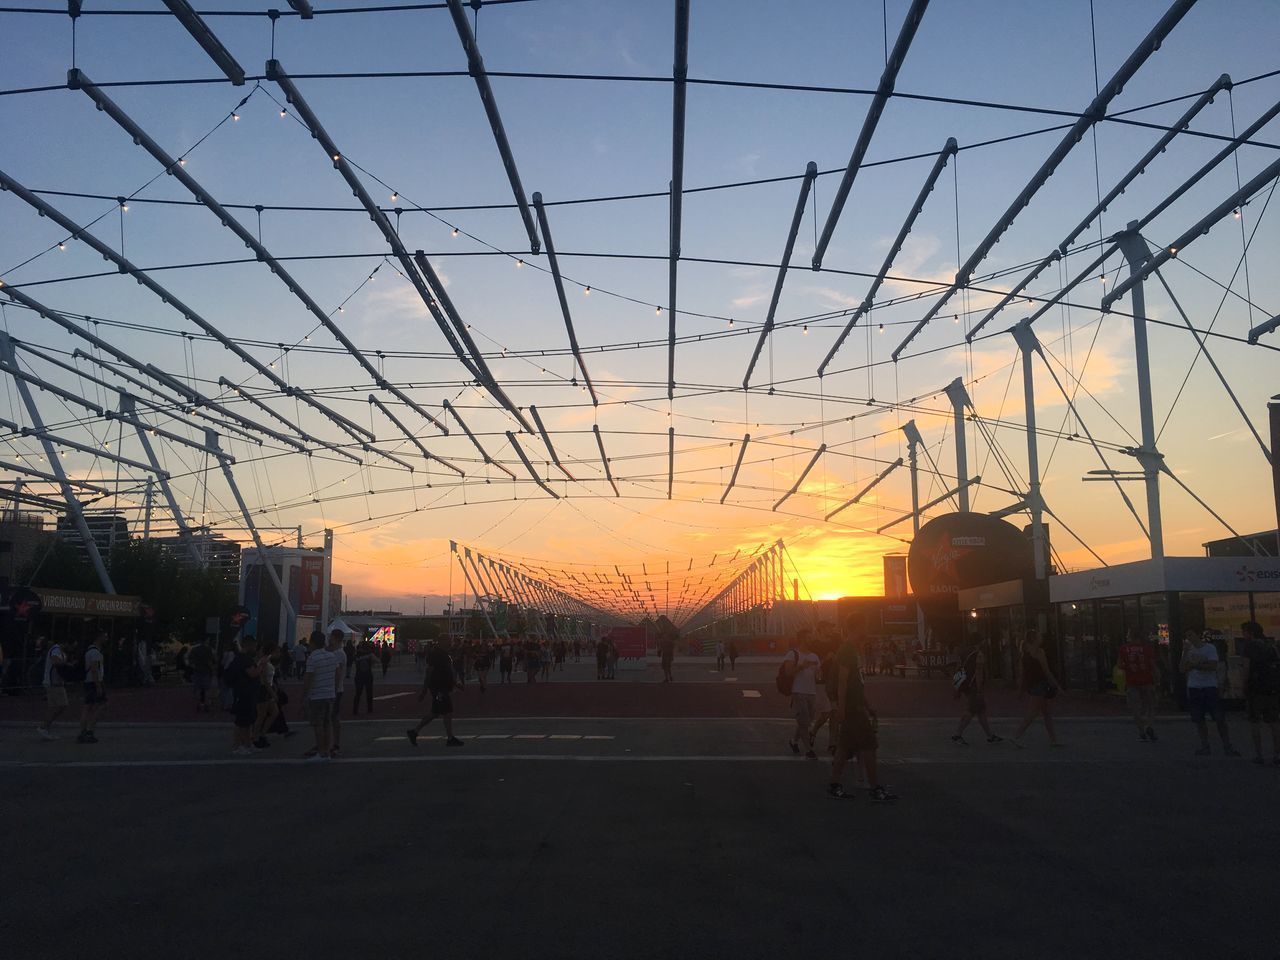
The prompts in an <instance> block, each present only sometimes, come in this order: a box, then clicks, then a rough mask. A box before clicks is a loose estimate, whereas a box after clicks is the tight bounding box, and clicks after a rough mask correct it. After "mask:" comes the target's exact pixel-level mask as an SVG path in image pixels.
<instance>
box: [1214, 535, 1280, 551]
mask: <svg viewBox="0 0 1280 960" xmlns="http://www.w3.org/2000/svg"><path fill="white" fill-rule="evenodd" d="M1202 546H1203V547H1204V555H1205V556H1206V557H1256V556H1263V557H1280V530H1268V531H1266V532H1264V533H1246V534H1245V535H1244V536H1242V537H1227V538H1226V539H1225V540H1210V541H1209V542H1208V543H1206V544H1202Z"/></svg>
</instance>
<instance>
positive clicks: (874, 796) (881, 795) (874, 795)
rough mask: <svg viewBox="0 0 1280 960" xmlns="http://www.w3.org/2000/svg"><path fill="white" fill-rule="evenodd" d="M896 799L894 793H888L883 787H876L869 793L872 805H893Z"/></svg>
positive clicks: (896, 796)
mask: <svg viewBox="0 0 1280 960" xmlns="http://www.w3.org/2000/svg"><path fill="white" fill-rule="evenodd" d="M897 799H898V795H897V794H896V793H890V792H889V791H888V790H886V789H885V788H884V787H876V788H875V789H874V790H872V791H871V802H872V803H893V802H894V801H895V800H897Z"/></svg>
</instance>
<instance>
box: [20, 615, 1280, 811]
mask: <svg viewBox="0 0 1280 960" xmlns="http://www.w3.org/2000/svg"><path fill="white" fill-rule="evenodd" d="M1240 629H1241V633H1242V635H1243V637H1244V642H1243V647H1242V650H1241V652H1242V653H1243V655H1244V657H1245V658H1246V659H1247V661H1248V674H1247V682H1246V687H1245V707H1246V712H1247V719H1248V722H1249V724H1250V732H1251V735H1252V745H1253V748H1254V757H1253V762H1254V763H1255V764H1265V763H1267V762H1268V759H1267V757H1266V756H1265V754H1264V750H1263V747H1264V739H1265V738H1264V734H1265V732H1266V730H1267V728H1269V729H1270V733H1271V757H1270V763H1272V764H1273V765H1275V766H1277V767H1280V648H1278V647H1277V645H1276V642H1275V640H1274V639H1269V638H1267V637H1266V636H1265V634H1264V631H1263V628H1262V627H1261V626H1260V625H1259V624H1258V623H1256V622H1253V621H1250V622H1247V623H1244V624H1242V625H1241V627H1240ZM110 647H111V644H110V640H109V638H108V637H107V635H106V634H105V633H102V632H99V633H98V634H97V635H95V636H94V638H93V639H92V640H91V641H89V642H88V643H87V644H85V645H84V646H83V649H78V648H77V647H76V646H75V645H73V644H71V643H67V642H54V643H52V644H48V645H46V646H45V647H44V655H43V658H42V665H43V673H42V678H41V679H42V683H43V688H44V692H45V701H46V709H45V716H44V719H43V720H42V721H41V722H40V723H39V724H38V725H37V727H36V732H37V733H38V734H39V736H41V737H42V738H45V739H56V733H55V724H56V723H57V721H58V720H59V719H60V718H61V717H62V716H63V714H64V713H66V712H67V711H68V709H70V704H71V700H70V698H69V697H68V688H69V687H73V686H75V685H76V684H79V685H81V687H82V695H81V705H80V730H79V733H78V735H77V738H76V740H77V742H78V743H88V744H92V743H97V742H98V738H97V732H96V731H97V723H98V718H99V715H100V713H101V712H102V710H103V708H104V706H105V705H106V703H107V683H106V680H107V672H108V671H107V658H106V657H105V656H104V650H106V649H110ZM657 653H658V660H659V663H660V665H661V668H662V674H663V682H664V683H670V682H672V681H673V680H674V658H675V644H674V642H673V641H672V640H671V639H670V638H663V639H661V640H659V642H658V646H657ZM592 656H594V657H595V661H596V679H597V680H613V679H615V677H616V670H617V664H618V660H619V650H618V647H617V645H616V643H615V642H614V641H613V639H612V638H610V637H603V638H600V639H598V640H596V641H594V642H592V641H584V640H580V639H579V640H568V639H564V638H557V639H552V640H547V639H542V638H535V637H532V636H527V635H525V634H524V633H523V632H522V631H517V633H516V634H515V635H514V636H512V637H510V638H505V639H502V640H498V641H491V640H465V641H462V642H458V643H454V642H452V641H451V640H449V639H447V638H446V639H441V640H440V641H438V642H436V643H435V644H433V645H431V646H429V647H428V646H426V645H423V646H421V647H419V648H418V649H417V650H415V652H414V661H415V664H416V666H417V670H418V671H419V673H421V674H422V675H423V680H422V685H421V689H420V691H419V700H420V701H426V700H428V699H429V700H430V704H429V708H428V711H427V712H426V713H425V714H424V716H423V717H422V719H421V721H420V722H419V723H418V725H417V726H416V727H413V728H411V729H410V730H409V731H407V733H408V738H409V740H410V741H411V742H412V743H414V744H415V745H416V743H417V738H418V734H419V732H420V731H421V730H422V728H423V727H425V726H426V725H427V724H429V723H431V722H432V720H433V719H435V718H436V717H439V718H441V719H442V721H443V723H444V727H445V732H446V743H447V744H448V745H450V746H460V745H461V741H460V740H458V739H457V738H456V737H455V736H454V732H453V718H452V714H453V702H452V693H453V692H454V690H455V689H463V690H465V689H466V685H467V683H468V681H469V680H474V682H475V683H476V684H477V685H478V687H479V690H480V692H481V693H483V692H484V691H485V690H486V689H487V687H488V683H489V675H490V673H491V671H492V670H493V668H494V666H495V665H496V666H497V668H498V672H499V680H498V682H499V683H502V684H509V683H512V682H514V680H513V677H514V676H515V675H516V674H517V673H522V674H523V675H524V677H525V682H526V683H530V684H532V683H539V682H546V681H548V680H550V679H551V678H552V677H553V675H554V674H555V673H557V672H559V671H563V670H564V669H565V664H566V662H567V661H568V660H569V659H570V658H572V660H573V662H575V663H577V662H580V661H582V660H583V659H584V658H588V659H589V658H590V657H592ZM882 656H883V650H882V649H881V648H880V647H879V646H878V645H877V643H876V642H875V641H874V639H868V638H865V637H862V636H861V635H860V634H859V633H858V632H857V631H855V630H852V629H850V630H849V631H847V632H846V633H845V634H844V635H842V634H841V632H840V631H839V630H838V628H837V627H835V625H834V624H831V623H821V624H818V626H817V628H816V629H809V628H804V629H801V630H799V631H798V632H797V634H796V636H795V638H794V642H793V643H791V644H790V646H789V649H788V652H787V653H786V654H785V655H784V657H783V658H782V661H781V663H780V665H779V667H778V675H777V681H776V682H777V686H778V689H779V691H781V692H783V693H784V694H785V695H786V696H787V697H788V698H789V703H790V707H791V712H792V715H793V717H794V720H795V728H794V730H793V733H792V736H791V738H790V740H789V743H788V745H789V747H790V749H791V750H792V751H793V752H794V753H795V754H797V755H800V754H803V755H804V756H805V757H807V758H810V759H817V748H816V743H817V739H818V735H819V733H820V732H821V731H822V729H823V728H824V727H825V728H826V730H827V752H828V753H829V754H830V755H831V758H832V778H831V783H830V785H829V791H830V793H831V795H832V796H833V797H837V798H839V797H843V796H846V795H847V794H846V793H845V791H844V788H843V786H842V784H841V775H842V774H843V772H844V769H845V766H846V764H847V762H848V760H849V759H850V758H855V757H856V759H857V766H858V769H859V771H860V773H861V775H863V776H865V778H866V780H867V783H868V786H869V790H870V792H871V796H872V798H873V799H874V800H876V801H877V802H891V801H892V800H894V799H896V798H895V796H894V795H893V794H892V792H891V791H889V790H888V788H886V787H885V786H884V785H883V784H881V783H879V780H878V775H877V769H876V751H877V748H878V739H877V727H878V724H877V716H876V713H875V710H874V709H873V708H872V706H871V704H870V702H869V700H868V696H867V690H866V686H865V684H864V682H863V677H864V675H866V674H870V673H874V672H876V671H874V670H871V669H868V664H872V663H875V662H876V661H877V659H879V658H881V657H882ZM715 658H716V668H717V669H718V670H723V669H724V666H725V663H726V660H727V661H728V663H729V664H730V669H734V665H735V664H736V661H737V659H738V649H737V645H736V643H735V642H734V641H730V642H728V643H727V644H726V643H725V642H723V641H718V642H717V643H716V644H715ZM1158 658H1159V651H1158V650H1157V648H1156V644H1155V642H1154V640H1153V639H1152V638H1151V637H1149V636H1145V635H1143V634H1142V633H1141V632H1140V631H1138V630H1136V629H1134V630H1131V631H1130V632H1129V634H1128V636H1127V638H1126V640H1125V642H1124V643H1122V644H1120V645H1119V646H1118V648H1117V653H1116V660H1117V664H1118V669H1119V670H1120V671H1121V673H1122V675H1123V682H1124V688H1125V697H1126V700H1127V703H1128V706H1129V710H1130V713H1131V715H1132V718H1133V722H1134V725H1135V727H1136V730H1137V736H1138V739H1139V741H1141V742H1147V743H1154V742H1156V740H1157V739H1158V735H1157V732H1156V708H1157V703H1158V699H1159V698H1158V696H1157V689H1158V684H1157V680H1158V677H1157V673H1158V670H1157V663H1158ZM956 659H957V669H956V670H955V673H954V676H953V686H954V690H955V695H956V697H957V698H961V699H962V700H963V708H962V711H961V715H960V719H959V722H958V725H957V727H956V729H955V732H954V733H953V734H952V735H951V741H952V742H953V743H955V744H956V745H959V746H968V740H966V738H965V734H966V732H967V731H968V728H969V726H970V724H971V723H973V722H974V721H977V724H978V726H979V727H980V728H981V730H982V733H983V735H984V737H985V739H986V742H987V743H988V744H999V743H1002V742H1004V741H1005V739H1006V738H1005V737H1002V736H1000V735H998V734H996V733H995V732H994V731H993V730H992V727H991V722H990V718H989V716H988V710H987V698H986V690H987V685H988V681H989V679H990V674H989V670H988V664H987V656H986V652H985V647H984V645H983V644H982V643H981V642H979V641H978V639H977V638H976V637H975V638H973V639H972V641H971V642H970V644H969V645H968V646H967V647H966V648H965V649H964V650H962V651H959V652H958V654H957V658H956ZM391 660H392V650H391V647H390V646H389V645H387V644H375V643H374V642H373V641H371V640H369V639H363V640H360V641H359V642H358V643H357V642H355V641H354V639H353V638H352V637H351V636H350V635H348V634H345V633H344V632H343V631H341V630H333V631H331V632H330V633H329V634H328V635H325V634H324V633H322V632H319V631H316V632H314V633H312V634H311V636H310V638H309V639H308V640H307V641H306V642H305V643H299V644H297V645H296V646H295V647H294V648H293V649H292V650H286V649H284V648H282V647H280V646H278V645H277V644H276V643H274V642H270V641H269V642H264V643H259V642H258V640H257V639H256V638H255V637H253V636H242V637H240V638H238V639H236V640H228V641H225V642H223V643H222V644H221V645H219V646H218V648H217V649H215V648H214V646H213V645H211V644H210V643H209V642H207V641H205V640H199V641H197V642H196V643H194V644H192V645H191V646H190V647H184V648H182V649H181V651H180V652H179V654H178V657H177V659H176V661H175V666H176V668H177V669H178V670H179V671H180V672H181V674H182V676H183V677H184V678H185V679H186V680H187V681H188V682H189V683H190V684H191V689H192V692H193V702H194V708H195V710H196V711H198V712H210V711H212V710H214V709H215V706H216V707H217V708H218V709H220V710H223V711H226V712H227V713H229V714H231V716H232V730H233V733H232V750H233V753H234V755H236V756H249V755H252V754H254V753H256V752H258V751H261V750H265V749H268V748H269V747H270V746H271V744H272V742H273V740H272V738H273V737H275V738H279V739H284V738H288V737H292V736H293V735H294V734H295V732H296V731H294V730H292V729H291V728H290V726H289V723H288V720H287V719H286V711H285V707H286V705H287V704H288V703H289V701H290V695H289V693H288V691H287V690H286V689H285V686H284V684H283V681H284V680H286V679H289V678H290V677H293V678H296V679H300V680H301V681H302V685H301V691H300V693H297V691H295V693H297V695H299V696H300V698H301V700H302V703H301V704H300V707H301V710H300V713H301V715H302V716H304V717H305V719H306V721H307V722H308V724H309V725H310V726H311V727H312V732H313V735H314V744H313V745H312V746H311V748H310V749H308V750H307V752H306V753H305V754H304V757H305V758H306V759H309V760H327V759H335V758H337V757H339V756H340V755H341V733H342V730H341V715H342V708H343V696H344V693H345V687H346V681H347V680H348V679H353V680H354V683H353V696H352V699H351V714H352V716H358V715H359V714H360V709H361V704H362V703H363V705H364V710H365V712H366V713H367V714H372V713H373V712H374V702H375V697H374V682H375V677H376V676H377V674H378V670H379V668H380V670H381V676H382V677H386V675H387V672H388V669H389V667H390V664H391ZM1219 663H1220V656H1219V652H1218V649H1217V647H1216V645H1215V644H1214V642H1213V637H1212V636H1211V635H1210V633H1209V632H1207V631H1206V632H1196V631H1188V632H1187V634H1186V636H1185V638H1184V642H1183V646H1182V656H1181V662H1180V664H1179V672H1180V674H1181V675H1182V676H1183V677H1184V678H1185V679H1184V683H1185V687H1184V690H1185V695H1186V704H1187V709H1188V712H1189V713H1190V715H1191V719H1192V721H1193V723H1194V725H1195V728H1196V732H1197V734H1198V737H1199V741H1200V746H1199V748H1198V749H1197V751H1196V753H1197V755H1208V754H1211V753H1212V746H1211V743H1210V732H1209V721H1213V724H1214V727H1215V728H1216V732H1217V735H1218V739H1219V741H1220V743H1221V750H1222V752H1223V754H1224V755H1226V756H1229V757H1238V756H1240V751H1239V750H1238V749H1237V748H1236V746H1235V745H1234V744H1233V742H1232V740H1231V732H1230V728H1229V726H1228V725H1227V723H1226V716H1225V704H1224V701H1223V697H1222V696H1221V692H1220V690H1219V683H1220V670H1219ZM353 675H354V676H353ZM1018 676H1019V678H1020V688H1021V691H1022V693H1023V694H1024V695H1025V697H1026V702H1027V711H1026V714H1025V715H1024V717H1023V718H1022V720H1021V722H1020V724H1019V725H1018V727H1017V729H1016V732H1014V733H1013V735H1012V736H1010V737H1008V740H1009V742H1011V743H1012V744H1013V745H1014V746H1016V747H1022V746H1023V743H1024V737H1025V736H1026V735H1027V733H1028V732H1029V731H1030V729H1031V728H1032V726H1033V725H1035V724H1036V722H1037V721H1040V722H1041V723H1042V724H1043V726H1044V728H1045V732H1046V735H1047V737H1048V742H1049V744H1050V745H1051V746H1055V747H1056V746H1061V741H1060V740H1059V738H1058V732H1057V729H1056V726H1055V724H1054V707H1053V704H1054V700H1055V699H1056V697H1057V696H1058V694H1059V693H1061V692H1062V690H1063V686H1062V683H1061V682H1060V681H1059V679H1058V677H1057V676H1056V675H1055V673H1054V671H1053V669H1052V665H1051V662H1050V659H1049V657H1048V656H1047V655H1046V653H1045V650H1044V647H1043V644H1042V641H1041V638H1040V637H1039V636H1037V634H1036V633H1035V632H1033V631H1032V632H1028V634H1027V635H1026V637H1025V638H1024V640H1023V642H1022V644H1021V652H1020V664H1019V670H1018ZM135 679H136V678H135Z"/></svg>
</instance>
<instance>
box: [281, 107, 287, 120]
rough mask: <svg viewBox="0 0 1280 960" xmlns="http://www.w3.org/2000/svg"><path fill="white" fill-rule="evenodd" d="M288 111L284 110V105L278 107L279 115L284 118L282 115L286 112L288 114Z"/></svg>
mask: <svg viewBox="0 0 1280 960" xmlns="http://www.w3.org/2000/svg"><path fill="white" fill-rule="evenodd" d="M288 112H289V111H288V110H286V109H285V108H284V107H281V108H280V116H281V118H284V116H285V115H286V114H288Z"/></svg>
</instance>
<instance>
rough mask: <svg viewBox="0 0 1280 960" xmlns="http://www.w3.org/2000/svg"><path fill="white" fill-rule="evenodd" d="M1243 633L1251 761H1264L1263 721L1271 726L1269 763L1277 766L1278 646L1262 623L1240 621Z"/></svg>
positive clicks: (1279, 749)
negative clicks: (1264, 634) (1246, 662)
mask: <svg viewBox="0 0 1280 960" xmlns="http://www.w3.org/2000/svg"><path fill="white" fill-rule="evenodd" d="M1240 631H1241V632H1242V633H1243V634H1244V636H1245V645H1244V655H1245V656H1246V657H1248V658H1249V679H1248V680H1247V681H1246V683H1245V709H1246V710H1247V712H1248V714H1249V725H1250V727H1251V728H1252V733H1253V752H1254V757H1253V762H1254V763H1256V764H1258V765H1259V766H1261V765H1262V764H1264V763H1266V760H1264V759H1263V756H1262V725H1263V724H1264V723H1265V724H1267V725H1268V726H1269V727H1271V763H1272V765H1273V766H1276V767H1280V650H1277V649H1276V642H1275V640H1274V639H1272V640H1268V639H1267V638H1266V637H1265V636H1263V633H1262V625H1261V624H1260V623H1258V622H1257V621H1254V620H1250V621H1249V622H1248V623H1242V624H1240Z"/></svg>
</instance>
